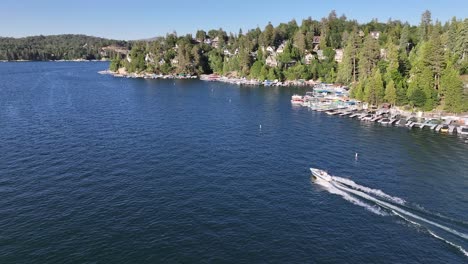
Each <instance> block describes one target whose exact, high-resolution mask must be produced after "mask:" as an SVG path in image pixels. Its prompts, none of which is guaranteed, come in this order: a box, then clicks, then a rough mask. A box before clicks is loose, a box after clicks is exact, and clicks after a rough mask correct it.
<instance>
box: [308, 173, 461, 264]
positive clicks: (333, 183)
mask: <svg viewBox="0 0 468 264" xmlns="http://www.w3.org/2000/svg"><path fill="white" fill-rule="evenodd" d="M330 179H331V180H323V179H321V178H318V179H316V180H315V181H314V182H315V183H316V184H319V185H320V186H322V187H324V188H325V189H326V190H327V191H328V192H330V193H332V194H336V195H339V196H341V197H343V198H344V199H345V200H347V201H349V202H351V203H353V204H355V205H358V206H361V207H364V208H365V209H366V210H368V211H371V212H372V213H375V214H378V215H383V216H385V215H389V214H393V215H396V216H398V217H400V218H401V219H403V220H405V221H407V222H408V223H411V224H413V225H416V226H419V227H422V228H423V229H425V230H426V231H427V232H428V233H429V234H430V235H431V236H433V237H435V238H437V239H439V240H442V241H444V242H445V243H447V244H448V245H450V246H453V247H454V248H456V249H458V250H459V251H460V252H462V253H463V254H464V255H465V256H467V257H468V252H467V251H466V250H465V249H464V248H463V247H462V246H460V245H457V244H456V243H455V242H453V241H451V240H449V239H448V238H446V236H445V235H442V234H440V233H439V234H436V231H434V230H432V229H431V228H436V229H438V230H439V231H441V232H442V233H443V232H447V233H446V235H449V234H450V235H453V236H456V237H458V239H461V240H464V241H468V234H466V233H463V232H461V231H459V230H456V229H454V228H452V227H449V226H447V224H445V223H439V222H436V221H435V220H433V219H427V218H425V217H423V216H422V215H421V214H426V215H430V216H432V218H439V219H438V220H439V221H440V220H441V219H444V220H450V222H452V223H458V224H459V225H464V223H466V222H465V221H459V220H456V219H452V218H449V217H445V216H442V215H440V214H434V213H431V212H429V211H426V210H421V209H419V208H415V209H413V208H412V207H410V206H408V205H407V204H406V201H405V200H404V199H402V198H399V197H394V196H391V195H388V194H386V193H384V192H383V191H381V190H378V189H372V188H369V187H366V186H362V185H359V184H357V183H355V182H354V181H352V180H349V179H345V178H341V177H336V176H331V178H330ZM405 209H406V210H405ZM408 210H410V211H411V212H410V211H408ZM465 228H466V226H465Z"/></svg>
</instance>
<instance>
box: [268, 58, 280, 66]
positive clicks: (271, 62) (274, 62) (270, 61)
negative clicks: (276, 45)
mask: <svg viewBox="0 0 468 264" xmlns="http://www.w3.org/2000/svg"><path fill="white" fill-rule="evenodd" d="M266 65H268V66H270V67H277V66H278V61H277V60H276V56H273V55H269V56H268V57H267V59H266Z"/></svg>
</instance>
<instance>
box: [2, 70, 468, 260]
mask: <svg viewBox="0 0 468 264" xmlns="http://www.w3.org/2000/svg"><path fill="white" fill-rule="evenodd" d="M107 66H108V64H106V63H0V129H1V130H0V131H1V132H0V245H1V247H0V263H190V262H210V263H211V262H218V263H255V262H271V263H466V262H467V261H468V256H467V255H466V251H467V250H468V239H467V238H466V237H464V235H466V234H468V144H466V143H464V141H463V140H461V139H460V138H459V137H456V136H450V135H441V134H437V133H434V132H432V131H428V130H420V129H414V130H408V129H405V128H397V127H382V126H379V125H377V124H369V123H368V124H363V123H360V122H359V121H357V120H352V119H349V118H340V117H331V116H327V115H325V114H322V113H317V112H312V111H309V110H308V109H307V108H302V107H293V106H291V103H290V101H289V100H290V97H291V95H292V94H294V93H298V92H301V93H304V92H305V91H306V89H305V88H264V87H238V86H234V85H228V84H221V83H207V82H202V81H198V80H186V81H183V80H175V81H174V80H141V79H119V78H114V77H111V76H106V75H99V74H97V71H99V70H103V69H106V68H107ZM260 125H261V127H260ZM356 152H358V153H359V158H358V160H357V161H356V160H355V157H354V155H355V153H356ZM309 167H316V168H321V169H325V170H327V171H328V172H329V173H330V174H333V175H335V176H338V177H341V178H347V179H350V180H352V181H354V182H355V183H356V184H359V185H361V186H363V187H367V188H368V189H363V187H360V188H361V189H359V188H358V187H359V186H357V185H354V186H350V185H346V186H345V185H343V188H341V187H340V188H341V189H340V190H338V191H337V189H335V190H334V189H333V188H327V187H326V186H323V185H320V184H317V183H316V182H315V181H313V180H312V179H311V175H310V172H309ZM378 190H380V191H381V192H384V193H386V194H388V195H389V196H392V197H394V198H396V200H392V198H390V199H389V197H384V195H382V193H380V192H378ZM366 195H371V196H372V197H373V198H372V199H371V198H366ZM373 199H374V200H373ZM398 199H404V200H405V201H406V202H405V203H402V204H399V203H398ZM383 202H385V203H383ZM388 204H390V205H391V206H392V207H389V205H388ZM410 214H411V215H410ZM428 221H430V222H428ZM464 252H465V253H464Z"/></svg>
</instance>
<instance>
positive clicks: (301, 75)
mask: <svg viewBox="0 0 468 264" xmlns="http://www.w3.org/2000/svg"><path fill="white" fill-rule="evenodd" d="M284 75H285V77H286V79H287V80H298V79H307V80H308V79H310V78H311V76H312V75H311V73H310V71H309V69H308V67H307V66H306V65H303V64H300V63H298V64H296V65H295V66H293V67H290V68H288V69H287V70H286V71H285V72H284Z"/></svg>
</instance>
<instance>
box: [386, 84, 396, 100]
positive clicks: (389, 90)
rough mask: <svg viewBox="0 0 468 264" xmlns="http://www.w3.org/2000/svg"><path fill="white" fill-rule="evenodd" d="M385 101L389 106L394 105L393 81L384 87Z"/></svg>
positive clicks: (394, 90)
mask: <svg viewBox="0 0 468 264" xmlns="http://www.w3.org/2000/svg"><path fill="white" fill-rule="evenodd" d="M385 101H386V102H388V103H389V104H391V105H395V104H396V101H397V91H396V88H395V83H394V82H393V80H390V82H389V83H388V84H387V87H385Z"/></svg>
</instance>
